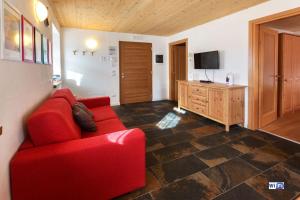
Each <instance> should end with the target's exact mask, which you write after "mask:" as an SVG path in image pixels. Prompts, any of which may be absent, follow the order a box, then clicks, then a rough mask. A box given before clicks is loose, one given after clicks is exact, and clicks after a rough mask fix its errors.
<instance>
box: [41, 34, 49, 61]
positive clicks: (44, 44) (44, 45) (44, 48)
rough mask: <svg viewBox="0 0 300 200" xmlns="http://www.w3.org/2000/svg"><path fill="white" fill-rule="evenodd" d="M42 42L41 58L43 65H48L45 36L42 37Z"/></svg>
mask: <svg viewBox="0 0 300 200" xmlns="http://www.w3.org/2000/svg"><path fill="white" fill-rule="evenodd" d="M42 37H43V40H42V52H43V53H42V57H43V63H44V64H46V65H47V64H49V62H48V56H49V55H48V39H47V37H46V36H45V35H43V36H42Z"/></svg>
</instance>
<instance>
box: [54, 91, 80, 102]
mask: <svg viewBox="0 0 300 200" xmlns="http://www.w3.org/2000/svg"><path fill="white" fill-rule="evenodd" d="M51 98H64V99H66V100H67V101H68V102H69V103H70V105H71V106H73V105H74V104H75V103H76V102H77V101H76V98H75V97H74V95H73V93H72V91H71V90H70V89H69V88H62V89H59V90H55V92H54V93H53V94H52V96H51Z"/></svg>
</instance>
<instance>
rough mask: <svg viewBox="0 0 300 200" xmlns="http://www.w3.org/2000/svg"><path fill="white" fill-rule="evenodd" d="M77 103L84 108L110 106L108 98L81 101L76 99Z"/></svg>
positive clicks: (83, 99)
mask: <svg viewBox="0 0 300 200" xmlns="http://www.w3.org/2000/svg"><path fill="white" fill-rule="evenodd" d="M78 101H79V102H81V103H83V104H84V105H86V107H88V108H95V107H99V106H109V105H110V98H109V97H93V98H82V99H78Z"/></svg>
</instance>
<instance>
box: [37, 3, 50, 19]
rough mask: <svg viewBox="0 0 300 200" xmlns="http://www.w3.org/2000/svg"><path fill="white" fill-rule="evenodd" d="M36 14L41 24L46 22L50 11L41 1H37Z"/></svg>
mask: <svg viewBox="0 0 300 200" xmlns="http://www.w3.org/2000/svg"><path fill="white" fill-rule="evenodd" d="M35 12H36V16H37V18H38V20H39V21H40V22H42V21H44V20H45V19H47V17H48V9H47V7H46V6H45V5H44V4H43V3H42V2H40V1H36V4H35Z"/></svg>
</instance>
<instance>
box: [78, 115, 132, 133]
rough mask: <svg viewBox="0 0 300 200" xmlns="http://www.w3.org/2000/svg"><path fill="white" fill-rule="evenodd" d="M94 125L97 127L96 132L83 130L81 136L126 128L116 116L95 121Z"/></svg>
mask: <svg viewBox="0 0 300 200" xmlns="http://www.w3.org/2000/svg"><path fill="white" fill-rule="evenodd" d="M96 125H97V129H98V130H97V131H96V132H94V133H91V132H83V133H82V137H94V136H97V135H103V134H107V133H112V132H117V131H124V130H127V129H126V127H125V126H124V125H123V123H122V122H121V121H120V120H119V119H117V118H116V119H108V120H104V121H100V122H96Z"/></svg>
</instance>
